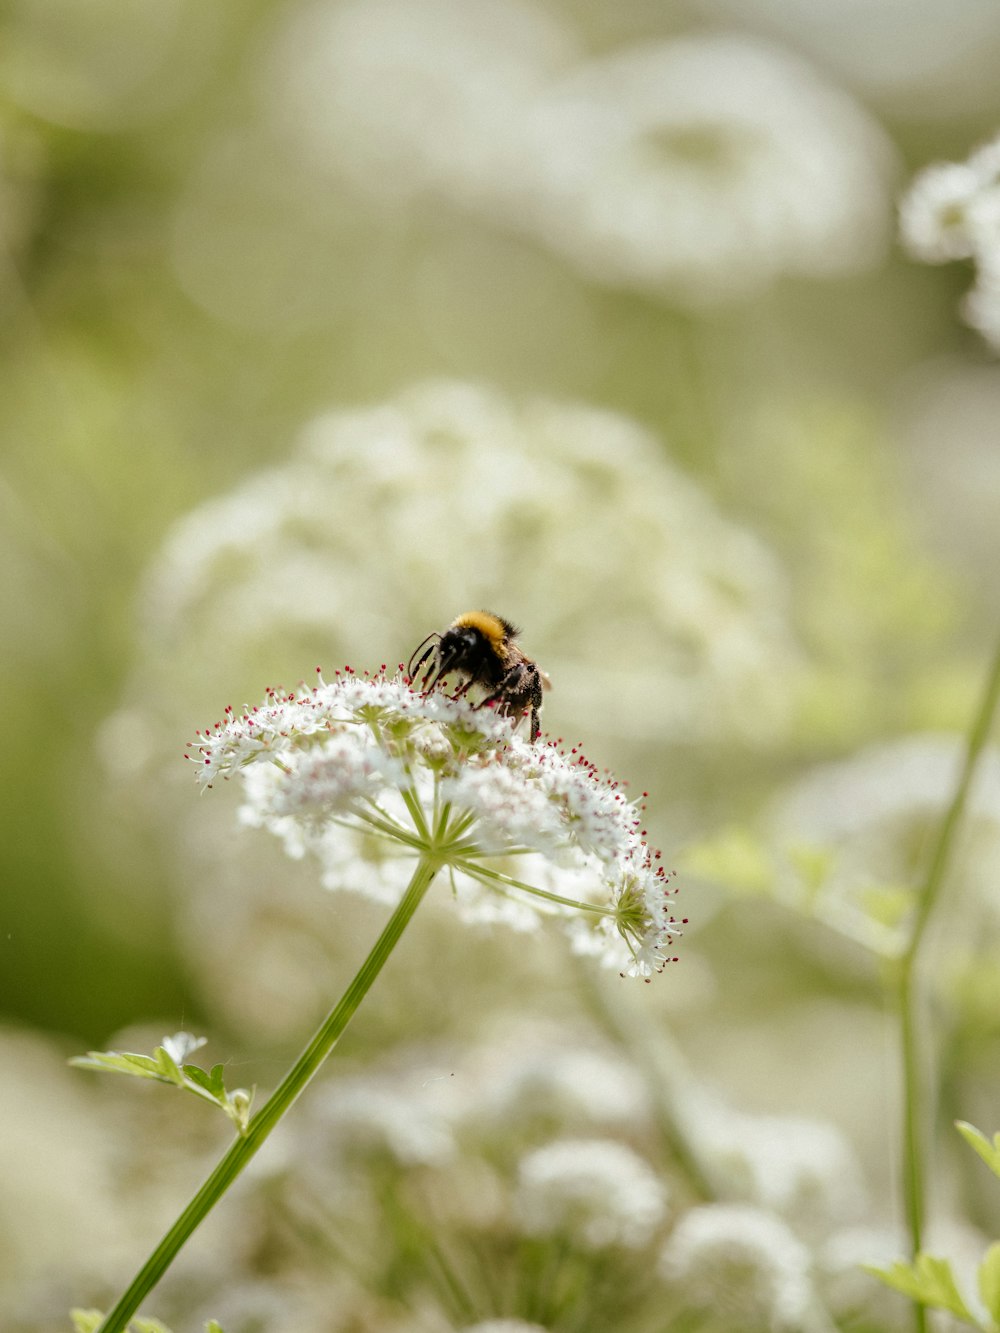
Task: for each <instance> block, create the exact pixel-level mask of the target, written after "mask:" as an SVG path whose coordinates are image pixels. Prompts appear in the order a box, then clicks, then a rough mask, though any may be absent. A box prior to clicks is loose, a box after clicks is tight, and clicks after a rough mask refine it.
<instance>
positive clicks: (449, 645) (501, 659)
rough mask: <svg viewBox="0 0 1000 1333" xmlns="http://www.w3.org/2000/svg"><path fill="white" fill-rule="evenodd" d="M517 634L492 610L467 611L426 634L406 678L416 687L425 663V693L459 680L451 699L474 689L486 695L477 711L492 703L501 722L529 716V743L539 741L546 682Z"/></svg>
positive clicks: (408, 665)
mask: <svg viewBox="0 0 1000 1333" xmlns="http://www.w3.org/2000/svg"><path fill="white" fill-rule="evenodd" d="M520 632H521V631H520V630H519V629H516V628H515V627H514V626H513V625H512V624H511V623H510V621H509V620H504V618H503V617H502V616H496V615H494V614H493V612H492V611H466V612H465V614H464V615H461V616H459V617H458V619H457V620H453V621H452V623H451V624H450V625H449V626H448V628H447V629H446V630H444V631H443V632H442V633H440V634H438V633H435V634H428V636H427V638H426V639H424V641H423V643H421V644H420V645H419V646H418V647H417V648H416V649H415V650H414V652H413V655H412V657H411V658H410V660H409V662H408V663H407V667H406V674H407V675H408V676H409V678H410V680H411V681H413V682H414V683H415V682H416V679H417V676H418V675H419V674H420V671H421V670H422V669H423V667H424V665H425V663H426V664H427V670H426V672H425V673H424V678H423V680H422V681H421V684H420V687H421V689H422V690H424V692H425V693H427V694H429V693H430V692H431V691H432V690H434V689H436V688H437V686H438V685H439V684H440V682H441V681H442V680H443V679H444V678H445V676H450V675H452V674H454V675H456V676H461V677H464V682H463V684H462V685H460V686H459V688H458V690H457V691H456V693H455V694H454V695H453V696H452V697H453V698H455V699H461V698H462V697H463V695H465V694H467V693H468V691H469V690H470V689H471V688H472V686H473V685H479V686H481V687H482V689H484V690H486V691H487V695H486V698H485V699H483V700H482V702H481V704H480V707H481V708H482V707H486V706H487V705H489V704H495V705H496V710H497V712H498V713H502V714H504V716H506V717H516V718H522V717H523V716H524V715H525V713H527V714H528V715H529V716H530V719H531V722H530V727H531V740H532V741H536V740H537V739H538V732H539V730H540V722H539V714H540V713H541V709H542V687H543V685H544V686H546V687H547V686H548V685H549V678H548V676H546V674H545V673H544V671H540V670H539V669H538V667H537V666H536V664H535V663H534V662H533V661H532V660H531V658H530V657H528V656H527V655H526V654H525V653H524V652H523V651H522V649H521V647H520V645H519V644H518V642H517V636H518V634H520Z"/></svg>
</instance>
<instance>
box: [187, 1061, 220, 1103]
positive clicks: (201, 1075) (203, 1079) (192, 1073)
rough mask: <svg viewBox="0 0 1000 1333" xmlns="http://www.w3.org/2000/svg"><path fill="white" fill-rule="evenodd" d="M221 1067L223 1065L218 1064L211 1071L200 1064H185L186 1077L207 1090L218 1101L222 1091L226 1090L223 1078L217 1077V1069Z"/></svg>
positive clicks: (190, 1081)
mask: <svg viewBox="0 0 1000 1333" xmlns="http://www.w3.org/2000/svg"><path fill="white" fill-rule="evenodd" d="M221 1068H222V1066H221V1065H216V1066H215V1067H214V1068H213V1069H212V1072H211V1073H209V1072H208V1071H207V1070H205V1069H202V1068H201V1066H200V1065H185V1066H184V1077H185V1078H186V1079H187V1080H188V1082H189V1083H194V1084H196V1085H197V1087H199V1088H201V1089H203V1090H204V1091H205V1092H207V1093H208V1095H209V1096H210V1097H211V1098H212V1100H213V1101H218V1099H219V1095H220V1093H222V1092H224V1091H225V1088H224V1087H223V1086H222V1080H221V1079H216V1078H215V1070H216V1069H221Z"/></svg>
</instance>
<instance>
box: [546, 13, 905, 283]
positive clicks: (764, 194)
mask: <svg viewBox="0 0 1000 1333" xmlns="http://www.w3.org/2000/svg"><path fill="white" fill-rule="evenodd" d="M528 136H529V140H528V150H527V154H526V163H525V166H524V168H523V170H524V171H525V173H530V174H529V179H528V182H527V184H526V187H525V202H524V204H523V205H522V209H523V211H524V213H525V214H526V215H527V217H529V218H530V219H531V220H532V225H533V226H534V227H536V228H537V230H538V231H539V232H540V233H541V234H542V235H543V236H544V238H545V239H546V240H547V241H548V242H549V243H550V244H551V245H553V247H554V248H556V249H558V250H560V251H561V252H563V253H565V254H566V255H568V256H569V258H570V259H571V260H573V261H574V262H576V263H577V264H578V265H579V266H580V267H581V268H582V269H583V270H584V271H585V272H586V273H587V274H588V275H589V276H591V277H593V278H596V279H598V280H599V281H603V282H608V283H612V284H615V285H625V286H630V287H638V288H640V289H645V290H653V291H661V292H665V293H667V294H668V295H670V296H671V297H673V298H675V299H680V300H681V301H684V302H687V303H693V304H700V303H703V302H705V301H713V300H717V299H719V298H731V297H733V296H745V295H747V294H749V293H752V292H754V291H757V290H759V289H760V288H762V287H764V286H765V285H767V284H768V283H769V282H771V281H773V280H774V279H775V278H776V277H777V276H778V275H779V274H780V273H783V272H793V273H809V274H816V275H823V274H830V273H836V272H842V271H850V270H856V269H859V268H864V267H867V266H869V265H871V264H872V263H873V262H874V261H875V260H876V259H877V258H878V256H879V255H880V254H881V252H882V250H883V249H884V246H885V243H886V239H887V233H888V223H889V214H890V208H889V200H888V197H887V191H886V177H887V175H888V167H889V161H890V154H889V151H888V146H887V144H886V142H885V140H884V139H883V136H882V135H881V133H880V131H879V130H878V128H877V126H876V125H875V124H874V123H873V122H872V121H870V120H869V119H868V118H867V117H866V116H865V115H864V113H863V112H862V111H861V109H860V108H859V107H858V106H856V105H855V104H853V103H852V102H851V100H850V98H849V97H848V96H847V95H846V94H844V93H842V92H840V91H838V90H836V89H834V88H832V87H829V86H826V85H825V84H824V83H823V81H822V79H821V78H820V76H819V74H818V73H817V71H816V70H815V69H812V68H810V67H809V66H807V65H806V64H805V63H804V62H802V61H801V60H798V59H796V58H795V57H793V56H791V55H789V54H788V53H786V52H784V51H782V50H781V49H780V48H777V47H775V46H771V45H769V44H767V43H766V42H764V41H761V40H759V39H753V38H749V37H745V36H741V35H738V34H726V33H721V34H720V33H712V34H707V35H694V36H684V37H680V38H676V39H674V40H672V41H669V42H659V43H653V42H651V43H648V44H644V45H641V46H637V47H634V48H631V49H625V50H622V51H618V52H615V53H612V54H610V55H608V56H605V57H603V58H602V59H599V60H593V61H591V62H589V63H588V64H585V65H582V66H579V67H578V68H576V69H573V70H570V71H569V72H568V73H566V74H565V75H564V76H563V77H562V78H561V79H559V80H555V81H553V82H552V84H551V85H550V86H549V87H548V88H546V89H545V91H544V92H543V93H542V94H541V95H540V96H539V97H538V98H537V99H536V101H535V103H534V104H533V105H532V106H530V107H529V108H528Z"/></svg>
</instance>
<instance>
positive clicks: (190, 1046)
mask: <svg viewBox="0 0 1000 1333" xmlns="http://www.w3.org/2000/svg"><path fill="white" fill-rule="evenodd" d="M207 1044H208V1038H207V1037H195V1036H193V1035H192V1034H191V1033H190V1032H175V1033H174V1035H173V1036H172V1037H164V1038H163V1041H162V1043H161V1045H162V1046H163V1049H164V1050H165V1051H166V1052H167V1054H168V1055H169V1056H170V1058H171V1060H173V1062H174V1064H175V1065H182V1064H184V1062H185V1061H186V1060H188V1059H189V1058H190V1057H191V1056H192V1055H193V1054H194V1053H195V1051H199V1050H201V1048H202V1046H205V1045H207Z"/></svg>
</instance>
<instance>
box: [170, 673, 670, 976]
mask: <svg viewBox="0 0 1000 1333" xmlns="http://www.w3.org/2000/svg"><path fill="white" fill-rule="evenodd" d="M190 749H191V752H192V753H191V755H190V757H191V758H193V759H195V760H196V761H197V763H198V775H199V779H200V781H201V783H202V784H203V785H204V786H211V785H212V784H213V783H214V782H215V781H216V780H217V779H219V778H223V779H225V778H229V777H231V776H234V775H237V774H238V775H239V776H240V777H241V778H242V779H243V781H244V790H245V795H246V800H245V803H244V806H243V809H242V818H243V820H244V822H246V823H247V824H250V825H253V826H257V827H261V828H265V829H268V830H269V831H270V832H272V833H274V834H275V835H277V836H278V837H279V838H281V839H282V841H283V843H284V845H285V848H286V850H287V851H288V852H289V853H290V854H291V855H293V856H296V857H300V856H302V855H304V854H305V853H307V852H308V853H312V854H314V855H316V856H317V857H318V859H319V861H320V864H321V866H322V868H323V882H324V884H326V885H327V886H328V887H330V888H353V889H355V890H357V891H360V892H363V893H365V892H366V893H370V894H371V895H372V896H374V897H376V898H378V899H379V900H381V901H388V902H396V901H398V899H399V898H400V897H401V895H402V893H403V891H404V889H405V887H406V883H407V881H408V879H409V875H410V873H411V871H412V869H413V861H414V858H416V857H423V858H429V859H430V861H431V862H432V863H433V864H434V865H436V866H437V867H438V868H441V869H443V868H446V869H447V871H448V874H449V878H450V881H451V884H452V888H453V891H454V893H455V897H456V900H457V903H458V905H459V908H460V910H461V912H462V914H463V916H465V918H466V919H468V920H474V921H493V920H498V919H499V920H503V921H505V922H506V923H507V924H509V925H512V926H514V927H515V928H519V929H524V930H527V929H532V928H533V927H534V925H535V923H536V920H537V914H538V913H539V912H541V913H543V914H545V915H547V916H553V917H556V918H557V919H559V920H560V921H562V922H563V923H564V925H565V926H566V927H567V933H568V934H569V937H570V940H571V942H572V945H573V947H574V949H575V950H576V951H577V952H581V953H595V954H598V955H600V956H601V958H602V959H603V961H605V962H606V963H608V964H609V965H614V966H616V967H618V968H619V969H620V970H621V971H623V972H624V973H627V974H629V975H638V976H643V977H649V976H650V975H651V974H652V973H653V972H657V971H660V970H662V968H663V966H664V964H665V963H666V962H668V961H674V960H673V959H672V958H671V957H670V956H669V955H668V953H667V949H668V946H669V944H670V942H671V940H672V939H673V938H674V936H676V935H677V934H679V933H680V927H681V925H682V924H683V922H678V920H677V919H676V918H675V917H674V915H673V907H674V901H673V896H672V893H671V891H670V883H669V880H670V877H669V875H668V874H667V873H666V871H665V870H664V869H663V867H662V866H661V864H660V854H659V853H658V852H654V851H653V850H652V849H651V848H650V847H649V846H648V845H647V843H646V841H645V838H644V833H643V831H642V830H641V829H640V828H639V823H640V815H639V811H638V809H637V807H636V806H635V805H634V804H633V803H632V802H630V801H629V800H627V799H626V797H625V795H624V794H623V792H622V791H621V789H620V787H619V785H618V783H617V782H615V781H613V780H612V779H611V778H609V777H607V776H603V775H601V774H599V773H598V772H597V770H596V769H595V768H594V766H593V765H592V764H591V763H590V762H589V761H588V760H586V759H585V758H584V756H583V755H582V754H580V753H579V752H578V751H576V750H571V751H569V752H568V753H567V752H564V751H563V750H561V749H560V748H558V746H557V745H556V744H554V743H549V744H541V745H529V744H528V743H526V742H525V741H523V740H522V739H520V738H519V737H518V736H517V735H516V734H515V727H514V725H513V724H512V723H511V722H510V721H509V720H507V719H506V718H503V717H500V716H499V715H497V714H496V713H495V712H494V711H492V710H489V709H483V708H481V707H477V706H476V705H474V704H473V703H470V702H469V701H468V700H466V699H461V700H458V699H451V698H449V697H448V696H446V695H443V694H441V693H433V694H430V695H425V694H421V693H418V692H417V691H416V690H415V689H413V688H412V687H411V685H410V683H409V681H408V680H407V679H406V677H405V676H403V675H401V674H398V675H395V676H390V675H388V674H387V673H386V669H385V667H383V668H382V669H381V670H380V671H379V672H378V674H377V675H375V676H372V677H368V676H366V677H364V678H361V677H358V676H356V675H355V674H354V673H353V672H351V671H347V672H346V673H345V674H341V673H338V674H337V677H336V678H335V680H334V681H332V682H331V683H327V682H325V681H323V679H322V677H320V678H319V680H318V683H317V684H316V685H315V686H313V687H312V688H311V689H306V688H302V689H301V690H299V691H298V692H292V693H289V692H286V691H282V690H271V691H269V692H268V695H267V698H266V700H265V702H264V703H263V704H261V705H259V706H258V707H255V708H248V709H245V710H244V711H243V712H242V713H239V714H237V713H236V712H235V711H234V710H233V709H227V710H226V714H225V719H224V720H222V721H219V722H217V723H216V724H215V725H214V726H213V727H211V728H210V729H209V730H207V731H206V732H204V733H199V734H198V739H197V740H196V741H194V742H192V743H191V746H190ZM595 899H596V900H595ZM532 909H533V910H532Z"/></svg>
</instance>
